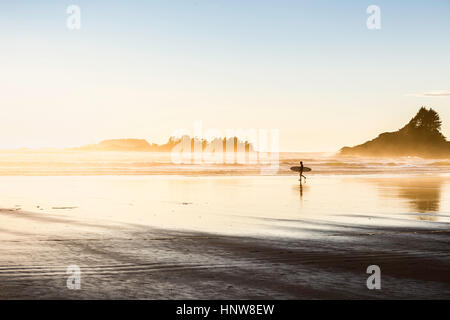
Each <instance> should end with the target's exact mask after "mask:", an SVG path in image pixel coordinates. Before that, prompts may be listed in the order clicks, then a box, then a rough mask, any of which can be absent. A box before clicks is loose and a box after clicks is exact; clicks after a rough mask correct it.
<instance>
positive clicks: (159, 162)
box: [0, 151, 450, 175]
mask: <svg viewBox="0 0 450 320" xmlns="http://www.w3.org/2000/svg"><path fill="white" fill-rule="evenodd" d="M300 160H302V161H303V162H304V164H305V166H308V167H311V168H312V169H313V170H312V172H310V173H308V174H312V175H316V174H327V175H328V174H381V173H395V174H400V173H449V172H450V162H449V161H445V160H442V159H426V160H425V159H422V158H418V157H401V158H374V157H373V158H372V157H342V156H339V155H337V154H334V153H318V152H315V153H298V152H281V153H280V154H279V155H278V169H277V170H269V171H264V170H262V169H264V168H267V167H268V166H269V165H270V164H269V163H267V162H264V161H256V163H249V162H248V161H246V162H245V163H242V164H237V163H219V164H211V163H206V162H203V161H202V162H201V163H183V164H174V163H173V161H172V158H171V154H170V153H157V152H54V151H48V152H44V151H14V152H12V151H11V152H1V153H0V175H117V174H118V175H153V174H183V175H186V174H187V175H260V174H261V173H263V174H264V175H287V174H292V172H291V171H290V167H291V166H295V165H298V163H299V161H300Z"/></svg>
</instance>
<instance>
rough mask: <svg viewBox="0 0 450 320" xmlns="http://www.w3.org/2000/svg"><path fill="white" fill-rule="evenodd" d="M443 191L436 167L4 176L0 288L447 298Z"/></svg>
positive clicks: (449, 203)
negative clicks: (383, 171) (72, 281)
mask: <svg viewBox="0 0 450 320" xmlns="http://www.w3.org/2000/svg"><path fill="white" fill-rule="evenodd" d="M449 191H450V177H448V176H446V175H445V174H440V175H436V174H427V175H425V176H424V175H412V174H401V175H375V174H371V175H361V174H358V175H311V176H308V180H307V183H306V184H303V186H302V187H301V188H300V186H299V184H298V177H296V176H295V175H292V176H260V175H254V176H251V175H246V176H223V175H220V176H217V175H215V176H207V175H202V176H176V175H150V176H6V177H5V176H4V177H2V179H1V182H0V194H1V198H0V208H2V209H0V286H1V288H2V290H0V299H5V298H7V299H60V298H64V299H66V298H75V299H85V298H95V299H105V298H112V299H131V298H132V299H136V298H142V299H159V298H164V299H173V298H178V299H273V298H284V299H299V298H307V299H311V298H328V299H337V298H351V299H356V298H375V299H377V298H397V299H398V298H412V299H417V298H421V299H422V298H423V299H448V297H450V284H449V281H448V277H447V273H448V268H449V262H450V259H449V253H448V241H449V240H448V236H449V231H450V228H449V222H450V197H449V194H450V192H449ZM372 264H377V265H380V267H381V268H382V272H383V280H382V281H383V282H382V283H383V290H382V291H381V292H374V291H371V290H368V289H367V287H366V285H365V283H366V278H367V274H366V268H367V266H369V265H372ZM71 265H77V266H79V267H80V268H81V269H80V270H82V288H81V290H78V291H77V290H75V291H74V290H68V288H67V286H66V281H67V278H68V275H67V273H66V270H67V267H68V266H71Z"/></svg>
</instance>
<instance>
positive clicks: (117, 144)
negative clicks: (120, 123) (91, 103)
mask: <svg viewBox="0 0 450 320" xmlns="http://www.w3.org/2000/svg"><path fill="white" fill-rule="evenodd" d="M180 144H184V145H186V144H187V145H188V146H189V144H190V145H191V151H192V152H194V151H196V148H199V149H200V150H199V151H205V150H207V149H210V150H216V151H218V149H220V150H223V151H224V152H225V151H227V152H238V151H244V150H245V152H251V151H254V148H253V145H252V144H251V143H249V142H248V141H242V140H239V139H238V138H237V137H231V138H215V139H213V140H211V141H209V140H206V139H197V138H191V137H189V136H182V137H170V138H169V140H168V141H167V142H166V143H165V144H161V145H158V144H156V143H151V144H150V143H149V142H148V141H147V140H145V139H111V140H104V141H101V142H100V143H97V144H90V145H86V146H82V147H78V148H72V149H71V150H73V151H131V152H171V151H172V150H173V148H174V147H175V146H178V145H180ZM218 147H219V148H218ZM220 147H221V148H220Z"/></svg>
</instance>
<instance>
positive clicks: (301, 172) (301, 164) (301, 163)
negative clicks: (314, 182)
mask: <svg viewBox="0 0 450 320" xmlns="http://www.w3.org/2000/svg"><path fill="white" fill-rule="evenodd" d="M302 177H303V178H305V183H306V177H305V176H304V175H303V161H300V183H301V182H302Z"/></svg>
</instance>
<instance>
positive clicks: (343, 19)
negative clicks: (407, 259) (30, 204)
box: [0, 0, 450, 151]
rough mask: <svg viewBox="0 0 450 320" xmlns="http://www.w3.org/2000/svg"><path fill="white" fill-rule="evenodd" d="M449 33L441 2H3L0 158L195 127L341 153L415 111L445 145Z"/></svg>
mask: <svg viewBox="0 0 450 320" xmlns="http://www.w3.org/2000/svg"><path fill="white" fill-rule="evenodd" d="M69 5H77V6H79V8H80V13H81V14H80V25H81V28H80V29H79V30H70V29H68V28H67V25H66V22H67V19H68V17H69V16H70V14H67V12H66V10H67V7H68V6H69ZM370 5H377V6H378V7H379V8H380V18H381V29H378V30H369V29H368V28H367V25H366V20H367V18H368V17H369V16H370V14H368V13H367V12H366V9H367V7H368V6H370ZM449 34H450V1H449V0H436V1H378V0H374V1H345V0H344V1H339V2H338V1H331V0H330V1H322V0H319V1H317V0H316V1H312V0H311V1H300V0H297V1H293V0H290V1H287V0H277V1H275V0H270V1H269V0H246V1H242V0H240V1H237V0H196V1H194V0H161V1H151V0H149V1H138V0H129V1H112V0H110V1H93V0H90V1H84V0H83V1H81V0H71V1H61V0H59V1H31V0H30V1H21V0H17V1H10V2H7V1H0V39H1V41H0V55H1V59H0V106H1V109H0V110H1V114H0V130H1V132H2V134H1V135H0V148H21V147H31V148H42V147H45V148H46V147H74V146H80V145H84V144H90V143H97V142H99V141H101V140H104V139H113V138H142V139H147V140H148V141H150V142H155V143H164V142H165V141H166V140H167V139H168V137H169V136H170V135H171V134H173V133H174V132H175V131H177V130H180V129H185V130H188V131H191V132H193V130H194V122H195V121H196V120H200V121H201V122H202V126H203V128H204V129H216V130H219V132H223V134H225V130H226V129H243V130H248V129H253V128H254V129H268V130H270V129H276V130H278V131H279V136H280V143H279V144H280V149H281V150H282V151H337V150H339V149H340V148H341V147H343V146H352V145H356V144H359V143H362V142H364V141H366V140H368V139H372V138H374V137H376V136H377V135H378V134H379V133H381V132H384V131H394V130H397V129H398V128H400V127H401V126H403V125H404V124H406V123H407V122H408V121H409V120H410V118H412V117H413V116H414V115H415V113H416V112H417V110H418V109H419V107H420V106H422V105H425V106H428V107H433V108H434V109H435V110H436V111H438V113H439V114H440V116H441V118H442V121H443V133H444V135H445V136H447V137H448V138H450V58H449V57H450V41H449V40H448V35H449Z"/></svg>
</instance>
